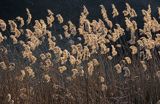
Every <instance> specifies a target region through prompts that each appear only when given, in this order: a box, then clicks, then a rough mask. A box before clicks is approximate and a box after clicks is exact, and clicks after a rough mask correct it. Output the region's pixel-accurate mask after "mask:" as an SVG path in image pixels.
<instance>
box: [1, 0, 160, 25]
mask: <svg viewBox="0 0 160 104" xmlns="http://www.w3.org/2000/svg"><path fill="white" fill-rule="evenodd" d="M125 2H129V4H130V5H131V6H132V7H134V8H135V9H136V11H137V12H138V13H140V12H141V9H142V8H144V9H146V8H147V5H148V4H149V3H150V4H151V6H152V10H153V14H155V12H156V8H157V6H160V0H0V18H2V19H5V20H8V19H13V18H15V17H16V16H23V17H26V11H25V8H29V9H30V11H31V13H32V15H33V18H35V19H36V18H44V16H46V15H47V12H46V10H47V9H51V10H52V11H53V12H54V13H55V14H57V13H60V14H62V16H63V17H64V18H65V20H72V21H75V22H78V19H77V18H79V15H80V12H81V10H82V7H83V5H85V6H86V7H87V8H88V10H89V12H90V18H97V17H99V15H100V12H99V11H100V8H99V5H100V4H103V5H104V6H105V7H106V9H107V10H108V12H110V11H111V3H114V4H115V5H116V7H117V8H118V10H123V9H124V8H125V7H124V6H125Z"/></svg>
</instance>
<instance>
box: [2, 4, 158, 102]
mask: <svg viewBox="0 0 160 104" xmlns="http://www.w3.org/2000/svg"><path fill="white" fill-rule="evenodd" d="M100 9H101V11H100V13H101V16H102V17H100V18H102V19H100V18H99V19H97V20H89V19H88V16H89V11H88V10H87V8H86V7H85V6H83V10H82V12H81V15H80V18H79V26H76V25H75V24H74V23H73V22H72V21H68V22H65V20H64V19H63V16H62V15H61V14H54V13H53V12H52V11H51V10H49V9H48V10H47V13H48V14H47V16H46V18H45V19H37V20H33V19H32V15H31V11H30V10H29V9H26V12H27V17H26V18H23V17H21V16H18V17H16V18H15V19H14V20H8V21H4V20H3V19H0V102H1V104H155V103H157V104H159V103H160V100H159V99H160V89H159V88H160V23H159V22H160V8H158V9H157V18H156V17H153V16H152V14H151V13H152V11H151V7H150V5H148V8H146V9H143V10H142V15H143V22H144V23H143V27H141V28H140V27H139V26H138V25H139V23H137V22H136V20H135V19H136V18H137V16H138V14H137V13H136V11H135V10H134V8H132V7H131V6H130V5H129V4H128V3H126V9H125V10H124V11H123V12H119V11H118V10H117V8H116V6H115V5H114V4H112V14H111V15H112V18H110V17H109V16H108V15H110V14H109V13H108V12H107V10H106V9H105V7H104V6H103V5H100ZM120 14H123V16H124V19H125V20H124V24H125V25H120V24H118V21H116V20H117V18H119V15H120ZM57 27H58V28H57Z"/></svg>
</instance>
